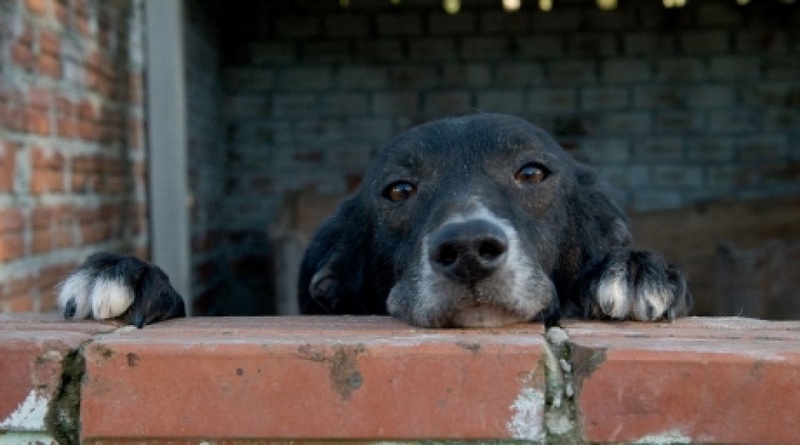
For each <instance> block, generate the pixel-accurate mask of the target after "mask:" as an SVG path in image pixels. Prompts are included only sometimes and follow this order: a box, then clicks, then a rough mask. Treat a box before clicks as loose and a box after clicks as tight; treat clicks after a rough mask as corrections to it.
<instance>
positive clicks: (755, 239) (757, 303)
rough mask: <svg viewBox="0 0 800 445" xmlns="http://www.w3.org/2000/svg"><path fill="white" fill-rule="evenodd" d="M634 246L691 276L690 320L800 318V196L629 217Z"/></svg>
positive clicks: (704, 206) (702, 206)
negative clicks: (692, 305)
mask: <svg viewBox="0 0 800 445" xmlns="http://www.w3.org/2000/svg"><path fill="white" fill-rule="evenodd" d="M632 220H633V231H634V240H635V241H636V244H637V246H639V247H642V248H652V249H656V250H659V251H661V252H662V253H663V254H664V255H665V256H666V257H667V258H668V259H669V261H672V262H674V263H676V264H680V265H681V267H683V268H684V270H686V272H687V274H688V275H689V286H690V288H691V289H692V294H693V295H694V297H695V310H694V313H695V314H696V315H709V316H711V315H713V316H744V317H758V318H766V319H800V261H799V260H800V197H790V198H777V199H767V200H749V201H719V202H714V203H711V204H707V205H695V206H692V207H688V208H685V209H680V210H670V211H660V212H649V213H642V214H635V215H633V216H632Z"/></svg>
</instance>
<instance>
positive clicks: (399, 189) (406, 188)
mask: <svg viewBox="0 0 800 445" xmlns="http://www.w3.org/2000/svg"><path fill="white" fill-rule="evenodd" d="M416 194H417V187H416V186H415V185H414V184H412V183H410V182H407V181H397V182H393V183H391V184H389V185H388V186H386V188H385V189H383V197H384V198H386V199H388V200H389V201H392V202H400V201H405V200H407V199H409V198H411V197H412V196H414V195H416Z"/></svg>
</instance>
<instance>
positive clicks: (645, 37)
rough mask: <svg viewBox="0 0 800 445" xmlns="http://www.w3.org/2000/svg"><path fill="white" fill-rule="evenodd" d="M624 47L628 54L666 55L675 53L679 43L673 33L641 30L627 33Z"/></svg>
mask: <svg viewBox="0 0 800 445" xmlns="http://www.w3.org/2000/svg"><path fill="white" fill-rule="evenodd" d="M622 47H623V49H624V52H625V54H626V55H628V56H662V57H663V56H664V55H670V54H675V53H676V52H677V48H678V44H677V41H676V39H675V37H674V36H673V35H670V34H663V33H660V34H659V33H655V32H650V31H640V32H631V33H626V34H625V35H624V36H623V38H622Z"/></svg>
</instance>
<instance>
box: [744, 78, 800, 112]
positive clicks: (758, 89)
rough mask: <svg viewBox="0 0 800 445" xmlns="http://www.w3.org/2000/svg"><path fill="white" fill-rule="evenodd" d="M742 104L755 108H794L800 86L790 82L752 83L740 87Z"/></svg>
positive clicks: (796, 104) (799, 102)
mask: <svg viewBox="0 0 800 445" xmlns="http://www.w3.org/2000/svg"><path fill="white" fill-rule="evenodd" d="M740 91H741V93H740V94H741V96H742V102H743V104H744V105H747V106H755V107H790V108H791V107H796V106H798V105H800V86H797V85H795V84H794V83H792V82H768V83H764V82H752V83H748V84H747V85H745V86H743V87H741V89H740Z"/></svg>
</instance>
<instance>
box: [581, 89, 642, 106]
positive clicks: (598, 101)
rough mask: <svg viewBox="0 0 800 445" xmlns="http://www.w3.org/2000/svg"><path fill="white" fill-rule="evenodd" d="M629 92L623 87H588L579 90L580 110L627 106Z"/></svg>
mask: <svg viewBox="0 0 800 445" xmlns="http://www.w3.org/2000/svg"><path fill="white" fill-rule="evenodd" d="M629 104H630V94H629V92H628V89H627V88H624V87H589V88H584V89H582V90H581V99H580V109H581V110H582V111H611V110H621V109H625V108H628V105H629Z"/></svg>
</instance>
